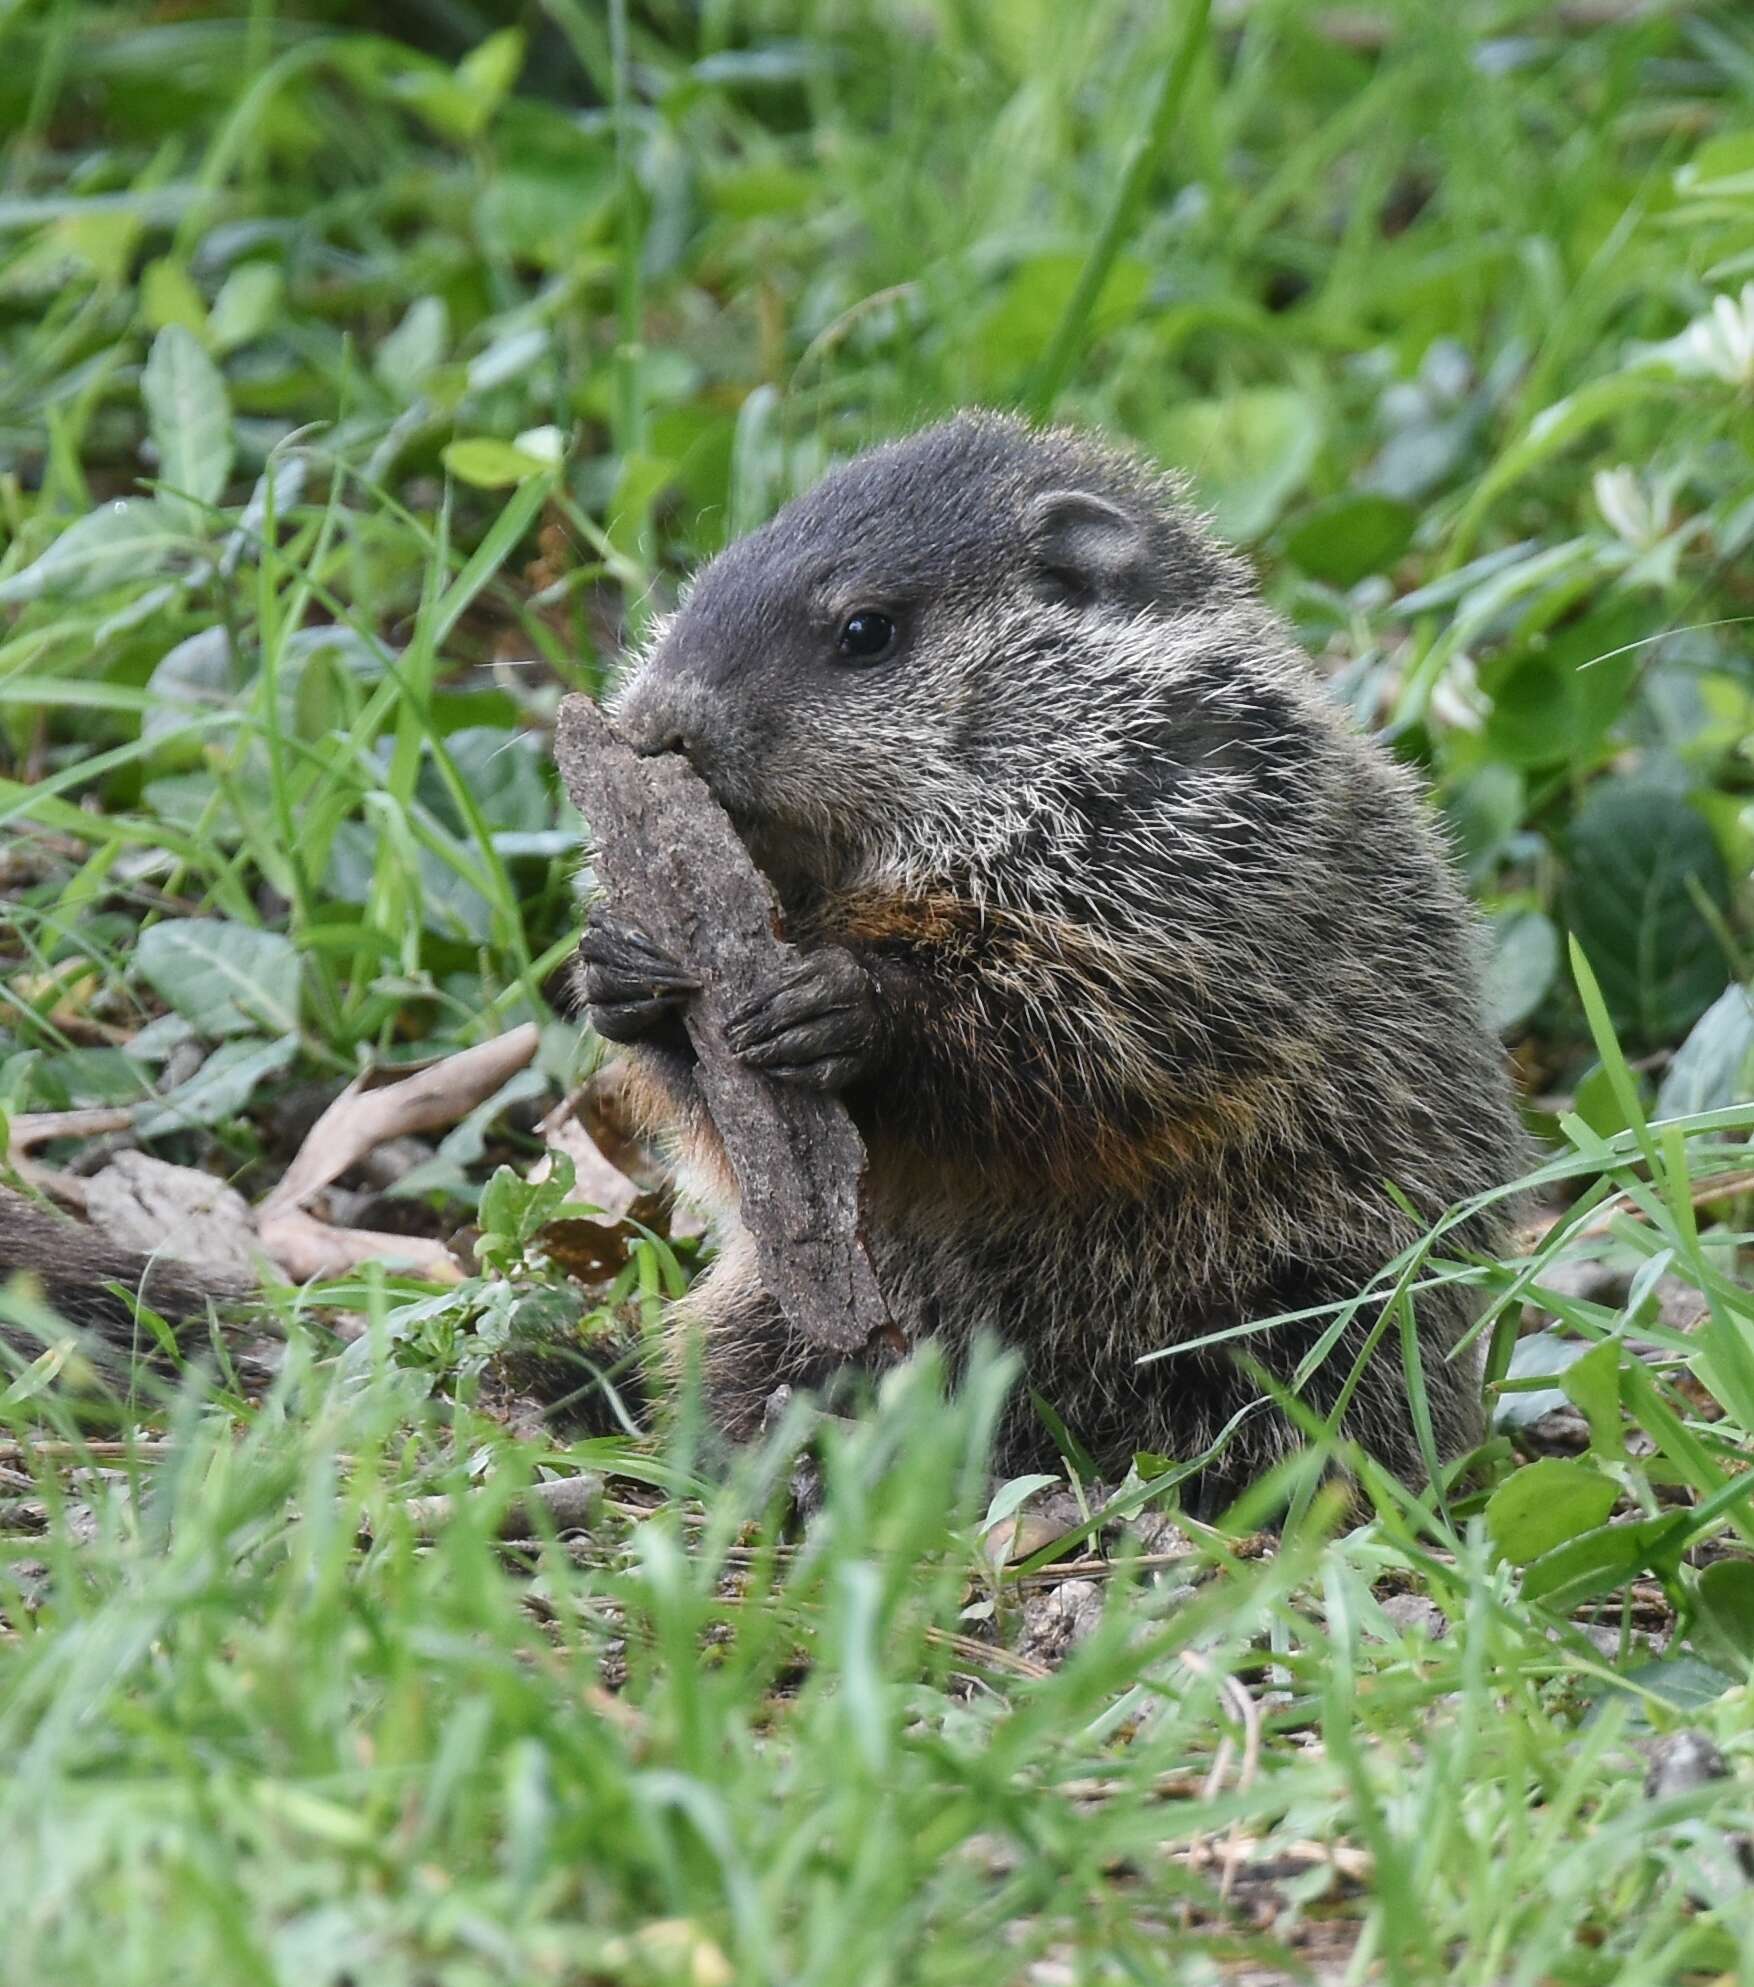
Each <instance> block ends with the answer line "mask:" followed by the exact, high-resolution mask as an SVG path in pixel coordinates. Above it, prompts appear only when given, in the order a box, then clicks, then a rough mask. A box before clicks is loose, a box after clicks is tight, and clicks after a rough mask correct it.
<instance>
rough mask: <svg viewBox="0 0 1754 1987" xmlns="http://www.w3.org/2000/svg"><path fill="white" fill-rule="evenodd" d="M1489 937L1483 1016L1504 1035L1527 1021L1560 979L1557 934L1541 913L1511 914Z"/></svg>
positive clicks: (1500, 920)
mask: <svg viewBox="0 0 1754 1987" xmlns="http://www.w3.org/2000/svg"><path fill="white" fill-rule="evenodd" d="M1492 936H1493V946H1492V957H1491V959H1490V960H1489V961H1488V962H1487V967H1486V1015H1487V1019H1488V1021H1489V1022H1490V1024H1491V1026H1492V1027H1493V1028H1495V1029H1497V1030H1498V1031H1499V1032H1500V1033H1503V1032H1504V1031H1505V1030H1506V1029H1510V1028H1515V1027H1517V1026H1519V1025H1520V1024H1521V1023H1522V1022H1524V1021H1527V1020H1528V1018H1529V1016H1530V1015H1531V1014H1533V1013H1534V1011H1535V1009H1536V1008H1537V1007H1539V1006H1540V1004H1541V1002H1542V1001H1543V1000H1545V999H1546V997H1547V992H1548V989H1549V988H1550V987H1551V986H1552V985H1553V982H1554V981H1555V980H1556V979H1557V978H1558V977H1559V932H1558V929H1557V927H1556V926H1555V925H1554V923H1553V920H1552V919H1551V918H1550V917H1548V916H1547V914H1546V913H1545V912H1544V911H1512V912H1511V913H1510V915H1509V916H1508V917H1504V918H1501V919H1499V920H1498V922H1497V924H1496V925H1495V926H1494V927H1493V934H1492Z"/></svg>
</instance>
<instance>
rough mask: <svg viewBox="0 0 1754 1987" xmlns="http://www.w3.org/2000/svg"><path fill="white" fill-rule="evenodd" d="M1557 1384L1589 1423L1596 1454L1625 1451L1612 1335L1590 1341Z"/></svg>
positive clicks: (1616, 1348)
mask: <svg viewBox="0 0 1754 1987" xmlns="http://www.w3.org/2000/svg"><path fill="white" fill-rule="evenodd" d="M1559 1384H1560V1386H1561V1387H1562V1388H1563V1389H1564V1392H1565V1398H1566V1399H1567V1400H1568V1401H1570V1403H1571V1404H1572V1406H1573V1407H1575V1408H1576V1409H1577V1410H1578V1411H1579V1413H1581V1414H1582V1416H1583V1418H1584V1419H1585V1421H1587V1422H1588V1423H1589V1425H1590V1447H1591V1448H1592V1449H1593V1450H1594V1451H1595V1453H1596V1454H1597V1455H1598V1456H1606V1457H1608V1458H1610V1459H1611V1460H1612V1459H1618V1458H1619V1457H1620V1456H1622V1455H1624V1454H1625V1452H1626V1443H1625V1440H1624V1437H1623V1435H1622V1433H1621V1428H1620V1347H1619V1345H1618V1344H1617V1343H1616V1342H1615V1341H1614V1340H1613V1339H1604V1340H1603V1341H1602V1342H1601V1343H1600V1344H1599V1345H1593V1346H1591V1347H1590V1349H1589V1351H1588V1352H1586V1353H1585V1354H1584V1356H1583V1357H1582V1358H1581V1359H1576V1360H1573V1361H1572V1363H1571V1364H1570V1365H1569V1366H1568V1367H1566V1369H1565V1371H1564V1372H1563V1373H1562V1374H1561V1375H1560V1378H1559Z"/></svg>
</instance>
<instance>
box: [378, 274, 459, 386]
mask: <svg viewBox="0 0 1754 1987" xmlns="http://www.w3.org/2000/svg"><path fill="white" fill-rule="evenodd" d="M450 335H451V319H450V313H449V311H447V310H446V309H445V300H444V298H443V297H416V298H415V299H414V301H413V302H412V303H411V304H410V305H409V306H408V308H407V310H405V311H404V312H403V313H402V322H401V323H400V324H398V325H397V327H396V328H395V330H394V331H392V332H391V333H390V335H389V337H387V338H386V339H385V340H384V342H383V343H382V344H381V345H380V346H379V347H378V349H377V352H376V353H375V355H374V356H373V358H372V371H373V372H374V373H376V374H377V376H378V378H379V379H380V380H382V381H383V383H384V384H385V386H387V387H388V388H389V389H390V391H391V392H392V393H394V394H397V395H399V396H400V397H401V398H402V399H404V400H411V399H412V398H413V397H414V394H415V392H416V391H417V390H418V388H419V386H420V382H421V381H422V380H423V379H424V378H425V377H426V375H427V374H428V373H429V372H431V371H432V369H433V367H434V366H436V365H438V364H439V363H440V362H441V361H442V360H443V358H444V356H445V349H446V347H447V345H448V344H449V342H450Z"/></svg>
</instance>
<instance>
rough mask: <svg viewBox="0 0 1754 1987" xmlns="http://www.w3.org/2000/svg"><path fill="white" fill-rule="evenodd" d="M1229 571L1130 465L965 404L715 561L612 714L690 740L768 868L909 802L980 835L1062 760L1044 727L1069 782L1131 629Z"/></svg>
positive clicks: (1192, 600) (1158, 623)
mask: <svg viewBox="0 0 1754 1987" xmlns="http://www.w3.org/2000/svg"><path fill="white" fill-rule="evenodd" d="M1235 582H1236V569H1235V567H1234V565H1233V563H1232V561H1231V559H1230V557H1229V556H1228V555H1227V554H1225V553H1223V552H1221V551H1220V550H1219V549H1218V548H1217V547H1216V546H1215V545H1214V544H1213V543H1212V542H1211V540H1209V539H1208V538H1207V537H1206V535H1205V533H1204V531H1203V530H1202V528H1201V527H1200V525H1199V523H1198V521H1197V519H1196V518H1195V517H1194V516H1193V515H1192V513H1190V512H1189V511H1188V510H1187V508H1186V507H1185V506H1184V505H1182V504H1181V503H1180V502H1179V501H1178V500H1177V498H1176V496H1175V493H1174V492H1173V490H1172V489H1171V488H1170V487H1169V485H1168V484H1167V483H1166V482H1165V480H1163V479H1161V478H1160V477H1158V476H1156V475H1154V474H1153V473H1152V472H1150V471H1149V470H1147V469H1146V468H1145V467H1144V466H1143V465H1142V464H1140V463H1138V462H1136V461H1134V460H1133V459H1131V458H1129V457H1127V456H1124V455H1121V454H1118V453H1116V452H1115V451H1113V450H1110V449H1108V448H1106V447H1103V446H1102V445H1100V444H1098V443H1096V442H1094V441H1091V440H1089V439H1088V438H1086V437H1084V436H1081V435H1078V434H1076V433H1073V432H1071V431H1069V430H1064V429H1055V430H1049V431H1046V432H1042V431H1037V430H1033V429H1031V428H1030V427H1028V426H1027V425H1026V424H1025V423H1023V422H1022V421H1018V420H1014V419H1009V418H1005V417H1001V416H995V415H985V414H977V415H962V416H959V417H958V418H956V419H955V420H952V421H948V422H946V423H944V424H943V425H941V426H938V427H933V428H928V429H925V430H924V431H922V432H921V433H919V434H916V435H913V436H911V437H910V438H908V439H907V440H905V441H900V442H896V443H892V444H890V445H889V446H887V447H883V448H879V449H876V450H874V451H873V452H871V453H870V454H868V455H864V456H861V457H859V458H858V459H857V460H855V461H853V462H851V463H849V464H847V465H846V466H845V467H844V468H841V469H839V470H836V471H835V472H834V473H833V474H831V475H829V476H828V477H826V478H825V479H824V480H823V481H822V482H821V483H820V484H819V485H818V486H817V487H816V488H815V489H814V490H812V491H810V492H809V493H808V494H807V495H805V496H802V497H800V498H798V499H797V500H796V501H795V502H793V503H791V504H788V505H787V506H786V508H785V509H784V510H782V511H781V512H780V513H779V514H778V516H776V517H775V518H774V519H773V521H772V522H771V523H769V524H767V525H765V526H764V527H763V528H762V529H761V530H759V531H756V532H754V533H752V534H751V535H750V536H749V537H747V538H744V539H741V540H739V541H738V542H737V543H736V544H733V545H731V546H730V547H729V548H728V549H727V550H726V551H724V552H723V553H721V554H720V555H719V556H718V557H717V558H716V559H714V560H713V561H712V562H711V564H709V565H708V566H707V567H705V569H704V570H703V571H702V572H701V573H700V574H699V575H698V577H697V578H696V580H695V581H694V584H693V586H692V587H691V588H690V590H689V591H688V593H687V595H686V596H685V598H684V600H683V602H682V604H681V606H680V607H679V609H678V610H677V612H676V613H675V614H673V615H672V616H670V617H669V618H668V619H667V620H666V621H664V622H663V624H662V625H661V626H660V627H659V628H658V629H657V631H656V633H655V636H654V640H653V642H652V644H651V646H650V648H649V649H648V651H647V653H646V655H645V656H644V658H643V659H642V660H641V661H640V662H639V663H638V664H637V666H636V668H635V670H634V672H633V674H632V675H631V676H630V677H629V679H628V680H627V682H626V683H625V684H624V685H623V686H622V688H621V690H620V691H619V693H618V695H617V696H616V698H615V700H614V704H613V710H614V715H615V717H616V720H617V722H618V723H619V725H620V727H621V729H622V730H623V732H624V734H625V735H626V736H627V737H628V738H629V739H630V741H631V742H632V743H633V744H634V745H635V747H636V748H637V749H638V750H640V751H642V752H647V753H657V752H667V751H679V752H683V753H685V754H686V755H687V756H688V758H689V759H690V760H692V761H693V763H694V764H695V766H696V767H697V768H698V769H699V771H700V772H701V773H702V775H703V776H704V777H705V778H706V780H707V782H708V784H709V785H710V786H711V787H712V788H713V790H714V792H715V793H716V794H717V796H718V797H719V799H720V800H721V801H722V802H723V803H724V805H725V806H726V808H727V809H728V811H729V812H730V813H731V815H732V817H733V819H734V820H735V821H736V822H737V824H738V826H739V828H740V829H742V831H743V832H744V834H745V835H746V837H747V838H748V839H749V841H750V843H751V845H752V847H753V848H754V849H755V851H756V853H757V856H758V858H759V859H761V860H763V861H764V863H766V864H767V866H769V867H770V868H776V869H784V868H785V867H786V866H787V865H788V863H792V862H799V863H805V864H808V865H809V866H810V867H819V866H820V865H821V863H822V861H823V860H824V858H825V857H826V856H828V855H829V854H830V853H831V852H837V853H838V854H839V855H840V856H841V857H842V858H843V859H846V858H851V859H853V860H854V861H856V860H857V859H858V858H859V856H861V855H869V854H871V853H872V852H873V851H875V850H876V849H877V848H879V847H883V846H907V847H910V848H916V849H917V848H918V847H919V846H920V839H921V834H920V831H921V829H922V827H924V826H925V825H926V824H924V823H922V822H921V820H920V818H919V817H920V816H921V814H922V812H929V813H930V814H932V815H933V816H935V817H937V818H938V819H939V820H941V821H944V822H946V823H947V824H948V823H955V824H956V825H957V827H958V828H959V830H960V832H961V834H962V835H963V836H964V837H965V838H966V837H967V836H969V835H970V834H974V835H978V833H979V826H978V824H979V823H980V821H981V820H982V819H983V818H984V817H985V816H986V815H987V814H989V813H990V811H991V808H990V803H991V801H992V800H993V799H994V797H995V793H996V790H997V789H998V788H1000V787H1002V788H1003V789H1004V795H1003V797H1004V799H1005V802H1006V812H1007V815H1008V817H1009V818H1010V819H1011V820H1013V821H1014V820H1015V818H1016V811H1017V802H1018V800H1019V798H1020V796H1019V794H1018V792H1017V786H1018V782H1019V779H1020V777H1021V778H1022V779H1024V780H1027V781H1041V782H1045V783H1052V782H1053V781H1054V780H1055V779H1056V778H1057V777H1060V774H1061V772H1062V771H1063V770H1064V769H1062V768H1060V767H1059V765H1058V761H1057V756H1056V753H1055V750H1054V745H1053V741H1055V740H1056V739H1060V740H1071V739H1074V738H1075V739H1076V740H1077V754H1076V757H1077V760H1078V763H1079V775H1078V776H1079V777H1088V775H1089V770H1090V762H1091V757H1092V753H1093V751H1095V750H1098V749H1099V741H1100V739H1101V738H1102V737H1103V736H1105V735H1108V734H1110V733H1114V732H1116V729H1117V723H1116V718H1117V714H1116V711H1115V708H1114V706H1115V701H1116V700H1115V694H1114V693H1115V692H1116V690H1117V689H1118V688H1119V687H1120V685H1121V683H1122V682H1123V681H1126V682H1130V683H1131V684H1132V685H1133V686H1134V687H1133V692H1132V695H1131V696H1130V697H1129V698H1127V699H1126V701H1128V702H1130V703H1133V704H1137V702H1138V696H1137V679H1138V662H1137V650H1138V647H1139V645H1140V637H1141V634H1142V633H1143V632H1144V630H1145V629H1146V628H1152V629H1157V630H1161V627H1162V624H1163V623H1164V622H1165V621H1166V620H1169V619H1173V618H1175V617H1178V616H1183V615H1185V614H1186V613H1187V612H1188V610H1190V609H1197V608H1199V607H1201V606H1202V605H1203V604H1206V603H1210V602H1211V601H1212V600H1213V598H1214V596H1215V595H1221V594H1224V593H1226V592H1227V591H1229V590H1230V589H1232V588H1233V587H1234V585H1235ZM1123 649H1125V650H1126V651H1128V652H1129V654H1128V657H1127V659H1126V661H1125V663H1124V665H1123V663H1122V660H1121V651H1122V650H1123ZM1080 652H1082V653H1080ZM1105 654H1106V655H1111V656H1113V657H1114V659H1115V666H1114V667H1113V668H1105V667H1104V666H1103V661H1102V658H1103V657H1104V655H1105ZM1074 664H1075V666H1072V665H1074ZM1105 689H1106V692H1107V694H1106V695H1105ZM1125 721H1126V719H1125V714H1122V723H1121V726H1120V729H1122V730H1124V729H1125ZM1121 742H1123V743H1124V741H1121ZM1066 776H1067V777H1070V776H1071V775H1070V773H1069V772H1068V773H1067V774H1066Z"/></svg>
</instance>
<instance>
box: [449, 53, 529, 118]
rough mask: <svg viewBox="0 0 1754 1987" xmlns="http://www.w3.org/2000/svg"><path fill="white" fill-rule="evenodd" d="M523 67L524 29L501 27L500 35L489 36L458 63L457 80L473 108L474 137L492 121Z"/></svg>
mask: <svg viewBox="0 0 1754 1987" xmlns="http://www.w3.org/2000/svg"><path fill="white" fill-rule="evenodd" d="M523 66H524V31H523V29H522V28H501V29H500V31H499V33H498V34H490V35H489V36H488V37H487V39H486V40H485V41H483V42H480V43H478V44H477V45H476V46H475V47H474V48H472V49H470V51H469V53H468V54H467V55H465V56H464V57H463V59H462V61H461V62H459V63H458V64H457V81H458V83H459V84H460V85H461V86H462V89H463V92H464V94H465V95H466V96H467V98H468V99H469V103H470V105H471V108H472V115H473V126H472V129H471V130H470V132H469V135H470V136H471V137H473V136H475V135H476V133H477V132H480V131H484V130H485V129H486V128H487V126H488V124H489V123H491V122H492V119H493V114H494V112H495V111H497V110H498V109H499V107H500V105H501V104H502V103H503V102H504V101H505V99H506V97H507V96H508V95H509V94H510V93H511V88H512V85H513V84H514V83H516V81H517V80H518V71H519V70H520V69H522V68H523Z"/></svg>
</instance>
